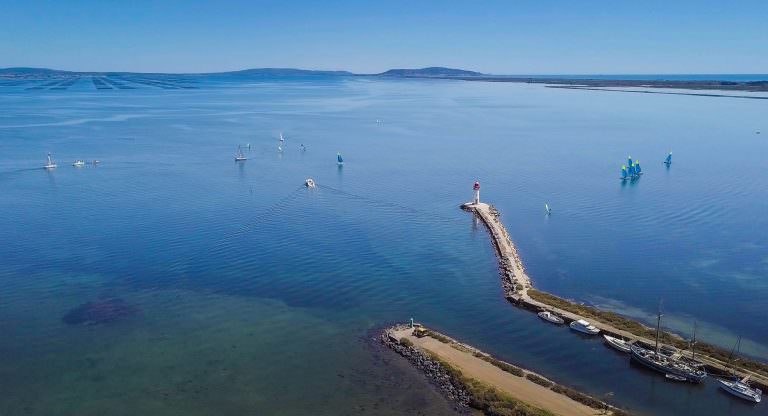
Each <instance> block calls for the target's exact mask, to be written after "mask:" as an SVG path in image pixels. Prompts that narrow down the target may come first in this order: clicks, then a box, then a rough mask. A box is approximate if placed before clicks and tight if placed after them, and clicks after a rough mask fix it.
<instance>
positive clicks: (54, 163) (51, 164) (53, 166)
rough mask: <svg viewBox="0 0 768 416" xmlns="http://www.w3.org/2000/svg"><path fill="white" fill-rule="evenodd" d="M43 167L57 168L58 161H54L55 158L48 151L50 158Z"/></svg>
mask: <svg viewBox="0 0 768 416" xmlns="http://www.w3.org/2000/svg"><path fill="white" fill-rule="evenodd" d="M43 169H56V162H54V161H53V158H52V157H51V154H50V153H48V160H46V163H45V166H43Z"/></svg>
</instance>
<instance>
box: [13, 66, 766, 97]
mask: <svg viewBox="0 0 768 416" xmlns="http://www.w3.org/2000/svg"><path fill="white" fill-rule="evenodd" d="M147 76H152V77H156V78H158V79H161V80H162V79H165V78H169V77H171V78H179V79H185V80H190V79H195V78H198V77H207V76H217V77H225V78H231V79H238V78H240V77H254V76H255V77H284V78H291V77H308V76H312V77H314V76H322V77H339V78H343V77H366V78H373V79H379V78H383V79H447V80H460V81H475V82H477V81H483V82H514V83H526V84H545V85H546V86H547V87H549V88H564V89H581V90H594V91H620V92H635V93H645V94H654V93H656V94H659V93H661V94H673V95H695V96H704V97H729V98H751V99H768V97H760V96H748V95H728V94H710V93H680V92H669V93H667V92H660V91H647V90H644V91H635V90H626V89H622V90H619V89H607V88H658V89H684V90H709V91H711V90H716V91H730V92H768V74H687V75H686V74H667V75H664V74H656V75H654V74H649V75H639V74H638V75H631V74H627V75H619V74H616V75H583V76H582V75H492V74H483V73H480V72H474V71H467V70H463V69H454V68H445V67H428V68H418V69H390V70H388V71H384V72H381V73H377V74H356V73H352V72H349V71H335V70H334V71H327V70H307V69H297V68H254V69H245V70H241V71H227V72H213V73H138V72H121V71H105V72H98V71H95V72H90V71H89V72H86V71H62V70H56V69H47V68H0V80H6V81H15V80H51V79H54V80H57V79H58V80H67V79H75V78H80V77H103V78H107V77H132V78H136V77H147Z"/></svg>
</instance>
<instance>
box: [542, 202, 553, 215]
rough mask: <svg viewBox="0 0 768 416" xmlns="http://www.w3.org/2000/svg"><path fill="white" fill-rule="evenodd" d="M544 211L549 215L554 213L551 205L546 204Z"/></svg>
mask: <svg viewBox="0 0 768 416" xmlns="http://www.w3.org/2000/svg"><path fill="white" fill-rule="evenodd" d="M544 210H545V211H547V215H549V214H551V213H552V208H550V207H549V204H544Z"/></svg>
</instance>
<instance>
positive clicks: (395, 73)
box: [0, 66, 484, 77]
mask: <svg viewBox="0 0 768 416" xmlns="http://www.w3.org/2000/svg"><path fill="white" fill-rule="evenodd" d="M97 74H98V75H101V74H108V75H113V74H115V75H224V76H269V77H296V76H313V75H321V76H354V75H358V74H353V73H352V72H349V71H324V70H312V69H297V68H251V69H244V70H240V71H225V72H210V73H204V74H195V73H185V74H172V73H158V72H154V73H151V72H112V71H110V72H86V71H62V70H58V69H48V68H25V67H18V68H0V75H4V76H21V77H30V76H39V77H51V76H54V77H56V76H77V75H97ZM371 75H373V76H387V77H476V76H482V75H484V74H482V73H480V72H474V71H466V70H463V69H454V68H445V67H440V66H432V67H429V68H419V69H390V70H389V71H386V72H382V73H380V74H369V75H368V76H371Z"/></svg>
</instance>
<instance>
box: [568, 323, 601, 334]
mask: <svg viewBox="0 0 768 416" xmlns="http://www.w3.org/2000/svg"><path fill="white" fill-rule="evenodd" d="M569 326H570V327H571V329H573V330H574V331H578V332H581V333H584V334H588V335H597V334H598V333H599V332H600V330H599V329H597V328H596V327H595V326H594V325H592V324H590V323H589V322H587V321H585V320H583V319H579V320H576V321H573V322H571V323H570V325H569Z"/></svg>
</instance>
